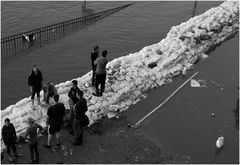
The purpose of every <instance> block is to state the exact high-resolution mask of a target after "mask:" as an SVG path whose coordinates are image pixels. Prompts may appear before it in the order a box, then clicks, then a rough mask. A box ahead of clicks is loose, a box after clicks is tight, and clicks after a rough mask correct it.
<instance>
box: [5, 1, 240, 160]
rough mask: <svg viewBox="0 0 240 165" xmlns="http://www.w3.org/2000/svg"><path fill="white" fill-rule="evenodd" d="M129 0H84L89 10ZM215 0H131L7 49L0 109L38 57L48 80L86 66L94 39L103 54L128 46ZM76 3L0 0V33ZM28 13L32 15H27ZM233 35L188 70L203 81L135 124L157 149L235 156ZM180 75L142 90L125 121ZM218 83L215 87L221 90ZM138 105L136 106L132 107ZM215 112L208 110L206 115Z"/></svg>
mask: <svg viewBox="0 0 240 165" xmlns="http://www.w3.org/2000/svg"><path fill="white" fill-rule="evenodd" d="M126 3H128V2H107V1H105V2H100V1H98V2H87V5H88V8H89V9H92V10H94V12H98V11H102V10H105V9H109V8H113V7H117V6H120V5H123V4H126ZM220 3H222V2H217V1H214V2H207V1H206V2H197V6H196V8H195V7H194V2H191V1H187V2H173V1H170V2H166V1H159V2H137V3H135V4H134V5H132V6H130V7H128V8H126V9H124V10H122V11H120V12H117V13H115V14H113V15H111V16H108V17H106V18H104V19H102V20H100V21H98V22H96V23H94V24H92V25H89V26H88V27H86V28H84V29H83V30H80V31H78V32H76V33H73V34H72V35H70V36H68V37H65V38H63V39H61V40H58V41H57V42H55V43H52V44H49V45H47V46H45V47H43V48H39V49H38V50H35V51H33V52H31V53H29V54H27V55H23V56H12V57H11V58H8V59H7V60H4V61H3V60H2V63H1V109H4V108H6V107H7V106H9V105H11V104H15V103H16V102H17V101H19V100H21V99H23V98H25V97H28V96H30V92H29V87H28V85H27V77H28V73H29V72H30V70H31V67H32V64H33V63H38V65H39V66H40V69H41V70H42V73H43V77H44V81H52V82H54V83H55V84H58V83H60V82H65V81H67V80H71V79H73V78H76V77H80V76H82V75H84V74H85V73H87V72H88V71H90V69H91V67H90V58H89V57H90V50H91V48H92V47H93V46H94V45H96V44H98V45H99V46H100V51H102V50H104V49H107V50H108V52H109V56H108V58H109V60H112V59H114V58H117V57H120V56H123V55H127V54H129V53H134V52H136V51H139V50H141V49H142V48H143V47H144V46H147V45H151V44H154V43H157V42H159V41H160V40H161V39H163V38H165V36H166V34H167V33H168V32H169V30H170V28H171V27H172V26H174V25H178V24H180V23H181V22H184V21H187V20H188V19H189V18H191V17H192V16H193V15H194V14H196V15H199V14H201V13H203V12H204V11H206V10H208V9H209V8H211V7H215V6H217V5H219V4H220ZM81 4H82V2H77V1H72V2H61V1H59V2H54V1H52V2H20V1H19V2H1V9H2V13H1V21H2V24H1V25H2V26H1V28H2V29H1V35H2V37H5V36H8V35H11V34H16V33H19V32H23V31H26V30H30V29H34V28H37V27H40V26H45V25H49V24H53V23H57V22H60V21H64V20H66V19H72V18H76V17H80V16H81V15H83V14H84V13H83V12H82V8H81ZM30 13H31V14H30ZM238 39H239V36H238V35H237V36H236V38H233V39H230V40H228V41H226V42H225V43H223V44H222V45H220V46H219V47H217V48H216V49H215V50H214V51H213V52H211V53H210V57H209V58H207V59H205V60H203V61H200V62H199V63H198V64H197V65H196V66H195V69H194V70H193V71H192V72H188V76H190V74H191V73H194V72H195V71H200V74H199V75H198V76H197V77H196V78H197V79H207V80H208V81H210V80H211V82H208V81H207V88H191V87H190V86H189V85H187V86H185V87H184V88H183V89H182V90H181V91H180V92H179V93H178V94H177V95H176V96H174V97H173V98H172V99H171V100H170V101H169V102H168V103H167V104H166V105H165V106H164V107H162V108H161V109H159V111H157V112H155V113H154V114H153V115H152V116H151V117H149V118H148V119H147V120H146V121H145V122H144V123H143V127H142V128H141V130H142V131H143V132H144V133H145V134H146V135H147V136H149V138H150V136H151V138H152V140H154V141H155V142H156V144H158V145H160V146H161V147H162V148H163V152H165V153H169V154H172V155H173V157H174V158H176V159H178V160H179V161H184V162H185V163H186V162H191V163H237V162H238V153H239V150H238V149H239V147H238V138H239V134H238V129H236V127H235V126H236V122H235V121H236V117H235V113H234V111H233V110H234V109H236V102H237V99H238V90H237V86H238V80H239V73H238V66H239V63H238V61H239V57H238V49H239V47H238V44H239V42H238ZM186 79H187V77H186V78H182V77H178V78H175V79H174V80H173V82H172V83H170V84H168V85H166V86H164V87H162V88H159V89H156V90H152V91H150V92H149V93H148V97H147V98H146V99H145V100H142V101H141V102H139V103H138V104H136V105H135V106H132V107H131V108H130V110H129V111H127V112H126V115H127V116H128V120H129V122H130V123H134V122H136V121H138V120H139V119H140V118H141V117H143V115H144V114H145V113H148V112H150V111H151V110H152V109H153V108H155V107H156V106H157V105H158V104H160V102H162V101H163V100H164V99H165V98H166V97H167V96H169V95H170V94H171V92H173V91H174V90H175V89H176V88H177V87H178V86H180V85H181V84H182V83H183V82H184V81H185V80H186ZM221 88H222V89H223V90H222V89H221ZM136 111H137V113H136ZM211 113H215V117H212V116H211ZM219 136H224V138H225V146H224V148H223V149H222V151H221V152H220V153H218V154H216V153H215V148H214V147H215V142H216V139H217V138H218V137H219Z"/></svg>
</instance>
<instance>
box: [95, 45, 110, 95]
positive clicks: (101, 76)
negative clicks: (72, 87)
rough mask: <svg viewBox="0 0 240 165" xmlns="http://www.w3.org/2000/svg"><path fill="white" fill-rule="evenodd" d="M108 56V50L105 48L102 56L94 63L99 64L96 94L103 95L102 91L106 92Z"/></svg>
mask: <svg viewBox="0 0 240 165" xmlns="http://www.w3.org/2000/svg"><path fill="white" fill-rule="evenodd" d="M106 56H107V50H104V51H103V52H102V57H100V58H98V59H97V60H96V61H95V62H94V64H96V65H97V69H96V93H95V94H94V95H95V96H102V93H103V92H104V89H105V81H106V76H107V73H106V65H107V63H108V60H107V58H106ZM99 84H101V91H100V93H99V89H98V86H99Z"/></svg>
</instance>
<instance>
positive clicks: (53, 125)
mask: <svg viewBox="0 0 240 165" xmlns="http://www.w3.org/2000/svg"><path fill="white" fill-rule="evenodd" d="M53 100H54V102H55V104H54V105H52V106H50V107H49V108H48V112H47V115H48V117H47V122H46V125H48V141H47V145H45V146H44V147H45V148H51V145H50V143H51V139H52V136H54V135H55V136H56V146H58V147H60V130H61V126H62V123H63V118H64V115H65V111H66V109H65V106H64V104H63V103H60V102H58V100H59V95H58V94H55V95H54V96H53Z"/></svg>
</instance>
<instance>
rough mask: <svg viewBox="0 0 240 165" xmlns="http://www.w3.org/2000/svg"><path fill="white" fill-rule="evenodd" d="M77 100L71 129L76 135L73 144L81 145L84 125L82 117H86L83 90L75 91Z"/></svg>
mask: <svg viewBox="0 0 240 165" xmlns="http://www.w3.org/2000/svg"><path fill="white" fill-rule="evenodd" d="M77 97H78V99H79V100H78V102H77V103H76V105H75V110H74V113H75V117H74V120H73V130H74V134H75V137H76V141H75V142H74V143H73V145H81V144H82V138H83V137H82V136H83V126H84V123H83V122H84V120H83V119H84V118H85V117H87V116H86V115H85V113H86V112H87V110H88V107H87V101H86V99H85V98H83V92H79V91H78V92H77Z"/></svg>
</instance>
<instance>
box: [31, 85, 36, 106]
mask: <svg viewBox="0 0 240 165" xmlns="http://www.w3.org/2000/svg"><path fill="white" fill-rule="evenodd" d="M34 96H35V90H34V89H33V90H32V96H31V100H32V106H33V107H34Z"/></svg>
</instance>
